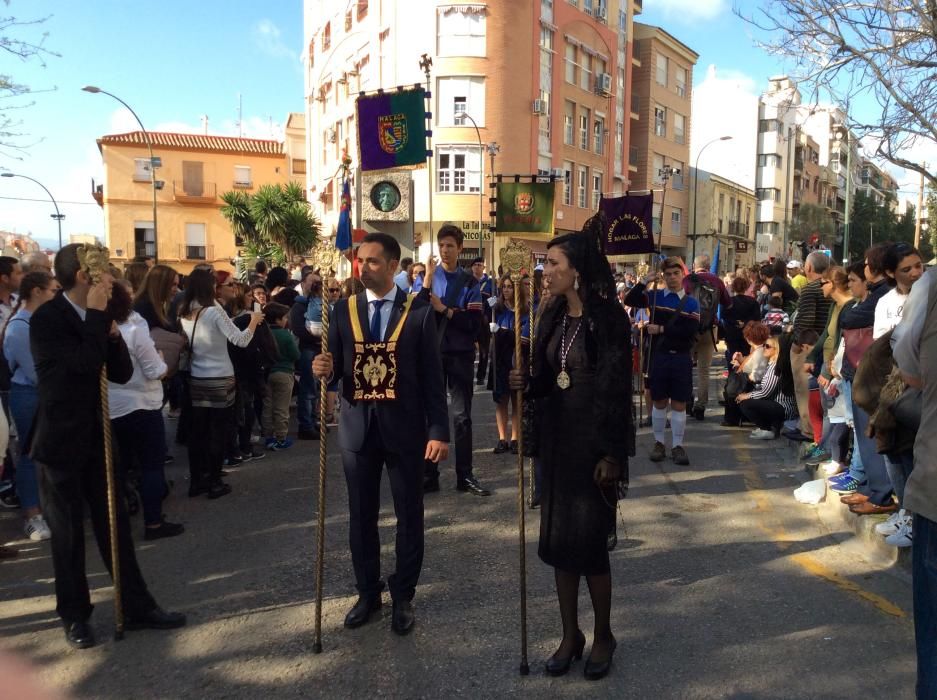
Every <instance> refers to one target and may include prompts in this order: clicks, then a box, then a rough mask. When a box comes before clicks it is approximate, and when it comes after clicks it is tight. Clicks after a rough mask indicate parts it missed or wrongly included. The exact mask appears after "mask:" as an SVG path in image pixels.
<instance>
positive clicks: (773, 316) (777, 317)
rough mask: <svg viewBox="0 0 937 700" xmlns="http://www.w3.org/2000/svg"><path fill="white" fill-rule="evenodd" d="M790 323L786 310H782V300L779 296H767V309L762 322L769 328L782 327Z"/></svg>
mask: <svg viewBox="0 0 937 700" xmlns="http://www.w3.org/2000/svg"><path fill="white" fill-rule="evenodd" d="M790 323H791V317H790V316H788V315H787V312H786V311H785V310H784V301H783V300H782V299H781V297H775V296H772V297H769V298H768V311H767V313H765V318H764V324H765V325H766V326H768V327H769V328H778V329H783V328H784V327H785V326H789V325H790Z"/></svg>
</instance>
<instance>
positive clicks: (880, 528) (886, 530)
mask: <svg viewBox="0 0 937 700" xmlns="http://www.w3.org/2000/svg"><path fill="white" fill-rule="evenodd" d="M904 519H905V511H904V508H902V509H901V510H899V511H896V512H894V513H892V514H891V515H889V516H888V520H886V521H885V522H883V523H879V524H878V525H876V526H875V531H876V532H877V533H878V534H880V535H881V536H882V537H888V536H889V535H894V534H895V533H896V532H898V530H900V529H901V523H902V522H903V521H904Z"/></svg>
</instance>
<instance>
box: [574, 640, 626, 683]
mask: <svg viewBox="0 0 937 700" xmlns="http://www.w3.org/2000/svg"><path fill="white" fill-rule="evenodd" d="M617 647H618V642H617V641H616V640H615V638H614V637H612V650H611V651H610V652H609V653H608V658H607V659H606V660H605V661H593V660H592V655H591V654H590V655H589V658H588V659H586V665H585V668H583V669H582V675H584V676H585V677H586V680H587V681H597V680H600V679H602V678H605V676H607V675H608V672H609V671H610V670H611V668H612V659H613V658H614V656H615V649H616V648H617Z"/></svg>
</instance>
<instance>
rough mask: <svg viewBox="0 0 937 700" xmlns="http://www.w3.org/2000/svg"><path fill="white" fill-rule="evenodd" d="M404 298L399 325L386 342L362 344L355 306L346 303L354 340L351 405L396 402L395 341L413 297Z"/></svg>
mask: <svg viewBox="0 0 937 700" xmlns="http://www.w3.org/2000/svg"><path fill="white" fill-rule="evenodd" d="M414 296H415V295H411V296H409V297H407V301H406V303H405V304H404V305H403V313H402V314H401V315H400V321H398V322H397V327H396V328H395V329H394V330H393V333H391V335H390V337H389V338H388V339H387V340H386V341H374V342H372V341H366V340H365V339H364V332H363V330H362V328H361V321H360V320H359V318H358V305H357V303H356V299H355V298H354V297H352V298H351V299H349V300H348V302H349V303H348V318H349V320H350V321H351V332H352V335H353V336H354V340H355V356H354V362H353V364H352V377H353V378H354V382H355V387H354V393H353V398H354V400H355V401H393V400H394V399H396V398H397V392H396V386H397V341H398V339H399V338H400V332H401V331H402V330H403V324H404V323H406V322H407V315H408V314H409V313H410V305H411V304H412V303H413V297H414Z"/></svg>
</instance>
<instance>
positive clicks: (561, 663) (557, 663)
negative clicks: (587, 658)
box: [546, 630, 586, 676]
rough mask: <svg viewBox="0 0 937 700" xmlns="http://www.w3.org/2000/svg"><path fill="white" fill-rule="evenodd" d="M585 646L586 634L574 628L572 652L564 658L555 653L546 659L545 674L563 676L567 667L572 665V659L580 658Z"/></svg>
mask: <svg viewBox="0 0 937 700" xmlns="http://www.w3.org/2000/svg"><path fill="white" fill-rule="evenodd" d="M585 647H586V635H584V634H583V633H582V630H576V646H575V647H573V653H572V654H570V655H569V656H567V657H566V658H565V659H561V658H559V657H558V656H557V655H556V654H554V655H553V656H551V657H550V658H549V659H547V664H546V671H547V674H549V675H551V676H565V675H566V674H567V673H569V667H570V666H571V665H572V663H573V659H581V658H582V650H583V649H585Z"/></svg>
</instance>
